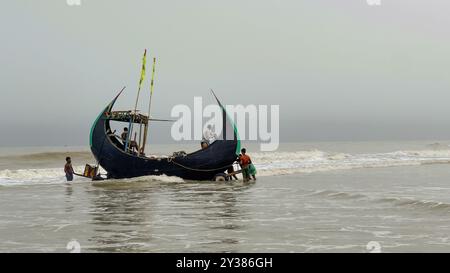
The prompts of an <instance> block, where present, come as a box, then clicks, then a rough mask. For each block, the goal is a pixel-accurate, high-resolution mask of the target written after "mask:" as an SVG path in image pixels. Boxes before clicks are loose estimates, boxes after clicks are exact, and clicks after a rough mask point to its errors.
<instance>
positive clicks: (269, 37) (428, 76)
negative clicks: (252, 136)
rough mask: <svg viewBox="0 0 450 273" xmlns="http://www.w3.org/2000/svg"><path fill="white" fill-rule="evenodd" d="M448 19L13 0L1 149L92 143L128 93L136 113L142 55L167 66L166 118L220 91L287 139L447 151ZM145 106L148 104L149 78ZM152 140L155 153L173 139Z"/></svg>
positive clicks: (380, 10) (411, 6)
mask: <svg viewBox="0 0 450 273" xmlns="http://www.w3.org/2000/svg"><path fill="white" fill-rule="evenodd" d="M449 11H450V2H449V1H444V0H441V1H438V0H431V1H423V0H422V1H418V0H381V6H379V7H372V6H369V5H367V4H366V1H365V0H345V1H324V0H314V1H312V0H311V1H299V0H296V1H287V0H283V1H263V0H258V1H256V0H251V1H248V0H246V1H242V0H240V1H235V0H227V1H195V0H190V1H144V0H142V1H137V0H130V1H119V0H116V1H114V0H104V1H102V0H82V5H81V6H78V7H74V6H68V5H67V4H66V1H65V0H39V1H31V0H28V1H25V0H17V1H3V2H2V4H1V8H0V33H1V43H0V62H1V64H2V65H1V67H0V75H1V81H0V92H1V98H0V106H1V107H0V124H1V127H2V137H1V139H2V143H1V144H0V145H11V146H20V145H80V144H83V145H85V144H87V143H88V134H89V128H90V126H91V123H92V122H93V120H94V118H95V117H96V116H97V114H98V112H99V111H100V110H101V109H102V107H104V105H105V104H106V103H107V101H109V100H110V99H111V98H112V97H113V95H114V94H115V93H116V92H117V90H119V89H120V88H121V87H122V86H124V85H126V86H127V91H126V93H125V94H124V95H125V96H123V97H122V98H121V100H120V101H119V104H118V106H119V107H120V108H131V107H132V105H133V104H134V99H135V94H136V89H137V81H138V79H139V73H140V62H141V55H142V52H143V49H144V48H147V49H148V50H149V57H152V56H156V57H157V59H158V63H157V76H156V85H155V93H154V102H155V104H154V108H153V111H152V113H153V115H154V116H157V117H168V116H169V114H170V109H171V108H172V106H173V105H175V104H179V103H184V104H188V105H192V103H193V96H194V95H200V96H204V99H205V100H208V99H211V98H210V95H209V93H208V90H209V88H213V89H215V90H216V92H217V93H218V95H219V96H220V97H221V98H222V100H223V101H224V102H225V103H228V104H238V103H242V104H250V103H253V104H279V105H280V117H281V132H280V137H281V139H282V140H284V141H295V140H297V141H302V140H308V141H310V140H375V139H376V140H378V139H424V138H426V139H450V107H448V102H449V100H450V92H449V91H450V88H449V87H450V77H449V76H450V75H449V73H450V70H449V68H450V55H449V48H450V33H449V32H450V28H449V25H450V17H449V16H448V12H449ZM149 60H150V59H149ZM148 63H149V65H148V67H149V66H150V61H148ZM149 70H150V69H149V68H148V71H149ZM143 94H144V95H145V96H142V101H143V103H142V104H143V105H146V103H147V96H148V78H147V81H146V85H145V89H144V90H143ZM211 102H212V100H211ZM143 108H146V107H143ZM152 128H153V131H152V135H153V139H152V140H153V141H155V142H164V141H165V140H164V138H165V137H169V134H170V127H169V126H167V125H154V126H153V127H152Z"/></svg>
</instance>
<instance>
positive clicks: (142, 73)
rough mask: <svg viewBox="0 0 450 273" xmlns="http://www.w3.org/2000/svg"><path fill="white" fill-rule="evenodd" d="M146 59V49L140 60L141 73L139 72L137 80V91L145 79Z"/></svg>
mask: <svg viewBox="0 0 450 273" xmlns="http://www.w3.org/2000/svg"><path fill="white" fill-rule="evenodd" d="M146 59H147V49H146V50H145V51H144V57H143V58H142V71H141V79H140V80H139V89H141V85H142V82H143V81H144V78H145V62H146Z"/></svg>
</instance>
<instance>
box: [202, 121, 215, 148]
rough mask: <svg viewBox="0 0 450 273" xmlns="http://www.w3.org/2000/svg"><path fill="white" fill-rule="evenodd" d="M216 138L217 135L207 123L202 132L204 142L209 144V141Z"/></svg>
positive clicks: (211, 141)
mask: <svg viewBox="0 0 450 273" xmlns="http://www.w3.org/2000/svg"><path fill="white" fill-rule="evenodd" d="M216 138H217V135H216V133H214V131H213V129H212V125H211V124H208V126H206V130H205V131H204V132H203V141H205V142H206V143H208V144H209V145H210V144H211V143H213V142H214V141H216Z"/></svg>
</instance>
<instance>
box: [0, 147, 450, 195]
mask: <svg viewBox="0 0 450 273" xmlns="http://www.w3.org/2000/svg"><path fill="white" fill-rule="evenodd" d="M250 156H251V158H252V161H253V162H254V164H255V167H256V169H257V171H258V174H257V175H258V176H272V175H281V174H294V173H313V172H326V171H333V170H349V169H357V168H381V167H394V166H414V165H422V164H437V163H450V149H447V150H444V149H440V150H436V149H433V150H417V151H413V150H411V151H395V152H390V153H372V154H353V155H352V154H344V153H327V152H324V151H319V150H310V151H294V152H261V153H252V154H250ZM83 169H84V166H77V167H75V170H76V172H82V170H83ZM101 173H105V171H103V170H101ZM81 179H83V178H81ZM76 180H79V178H77V179H76ZM86 180H88V179H86ZM121 181H161V182H183V179H181V178H177V177H169V176H164V175H162V176H144V177H138V178H132V179H125V180H123V179H122V180H121ZM63 182H65V176H64V172H63V170H62V169H61V168H47V169H20V170H1V171H0V186H5V185H21V184H52V183H63Z"/></svg>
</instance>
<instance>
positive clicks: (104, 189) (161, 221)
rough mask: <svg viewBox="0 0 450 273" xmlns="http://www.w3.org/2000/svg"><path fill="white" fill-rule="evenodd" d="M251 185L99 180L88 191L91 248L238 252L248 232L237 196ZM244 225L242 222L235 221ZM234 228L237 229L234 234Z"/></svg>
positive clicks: (96, 249) (97, 249)
mask: <svg viewBox="0 0 450 273" xmlns="http://www.w3.org/2000/svg"><path fill="white" fill-rule="evenodd" d="M251 187H252V184H242V183H239V182H237V183H236V182H235V184H225V183H223V184H217V183H210V182H186V183H162V182H155V181H150V182H146V181H141V182H132V183H127V182H107V183H103V184H96V185H94V187H92V189H91V190H89V191H88V193H89V196H90V198H89V200H90V203H91V209H90V212H89V214H90V215H91V216H92V220H91V222H92V224H93V225H94V232H95V234H94V236H92V238H91V239H90V241H92V245H95V246H96V248H95V249H92V250H93V251H131V252H133V251H139V252H142V251H145V252H153V251H158V250H161V249H165V251H167V249H168V248H167V245H172V247H171V248H170V249H172V250H171V251H180V250H183V251H205V250H206V249H208V248H210V247H211V248H212V249H216V251H217V248H218V247H219V248H220V249H221V251H226V252H234V251H237V249H238V248H236V249H235V248H234V247H233V246H234V245H236V244H239V242H240V241H241V240H240V239H239V237H236V236H234V235H235V234H236V235H238V234H239V233H238V232H239V231H242V230H245V227H243V226H242V221H241V220H242V219H244V218H245V217H246V212H245V210H243V207H242V206H239V195H241V194H242V193H244V192H245V191H246V190H247V189H249V188H251ZM236 223H240V224H236ZM230 231H236V233H233V232H230Z"/></svg>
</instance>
